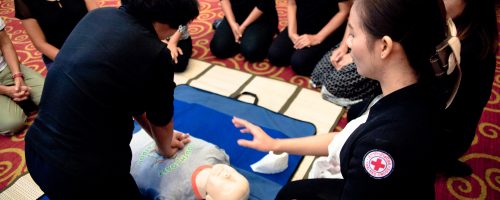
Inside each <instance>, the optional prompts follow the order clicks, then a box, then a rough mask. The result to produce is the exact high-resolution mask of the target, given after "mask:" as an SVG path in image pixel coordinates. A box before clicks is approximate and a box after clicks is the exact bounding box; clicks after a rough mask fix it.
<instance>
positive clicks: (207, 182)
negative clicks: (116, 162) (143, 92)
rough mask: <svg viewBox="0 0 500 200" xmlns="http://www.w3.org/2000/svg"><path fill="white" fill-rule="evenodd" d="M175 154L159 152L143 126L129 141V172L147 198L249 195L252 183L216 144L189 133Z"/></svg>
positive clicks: (236, 197) (201, 197)
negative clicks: (232, 166)
mask: <svg viewBox="0 0 500 200" xmlns="http://www.w3.org/2000/svg"><path fill="white" fill-rule="evenodd" d="M190 140H191V142H189V143H187V144H186V146H184V148H183V149H181V150H179V151H178V152H177V154H176V156H175V157H172V158H165V157H163V156H161V155H159V154H158V153H157V152H156V145H155V142H154V141H153V140H152V139H151V137H149V136H148V135H147V134H146V133H145V131H144V130H142V131H140V132H139V133H136V134H134V136H133V138H132V141H131V143H130V146H131V149H132V165H131V169H130V173H131V174H132V176H133V177H134V179H135V182H136V183H137V186H138V187H139V191H140V192H141V194H142V195H143V197H145V198H146V199H224V200H226V199H228V200H231V199H235V200H237V199H238V200H239V199H246V198H247V197H248V194H249V183H248V181H247V180H246V179H245V177H243V176H242V175H241V174H239V173H238V172H237V171H236V170H235V169H233V168H231V167H230V166H229V157H228V156H227V154H226V153H225V152H224V150H222V149H220V148H219V147H217V146H216V145H214V144H211V143H208V142H206V141H204V140H201V139H198V138H194V137H190ZM212 165H213V166H212Z"/></svg>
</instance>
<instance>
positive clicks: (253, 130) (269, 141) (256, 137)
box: [232, 117, 277, 152]
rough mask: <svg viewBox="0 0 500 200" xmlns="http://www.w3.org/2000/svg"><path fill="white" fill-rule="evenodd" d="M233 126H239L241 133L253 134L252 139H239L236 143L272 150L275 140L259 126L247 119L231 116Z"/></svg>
mask: <svg viewBox="0 0 500 200" xmlns="http://www.w3.org/2000/svg"><path fill="white" fill-rule="evenodd" d="M232 122H233V124H234V126H235V127H236V128H241V129H240V132H241V133H250V134H252V136H253V140H251V141H250V140H244V139H239V140H238V145H240V146H244V147H248V148H252V149H256V150H259V151H263V152H268V151H274V150H276V149H275V146H276V142H277V140H276V139H274V138H272V137H269V135H267V133H266V132H264V130H262V129H261V128H260V127H259V126H256V125H254V124H252V123H250V122H248V121H247V120H244V119H240V118H237V117H233V120H232Z"/></svg>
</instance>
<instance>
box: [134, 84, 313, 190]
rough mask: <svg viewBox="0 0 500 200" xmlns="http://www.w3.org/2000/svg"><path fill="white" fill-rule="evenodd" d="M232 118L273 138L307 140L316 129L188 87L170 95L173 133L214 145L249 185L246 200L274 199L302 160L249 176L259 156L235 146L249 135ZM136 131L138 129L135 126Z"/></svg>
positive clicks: (294, 158) (293, 159)
mask: <svg viewBox="0 0 500 200" xmlns="http://www.w3.org/2000/svg"><path fill="white" fill-rule="evenodd" d="M233 116H236V117H240V118H243V119H246V120H248V121H250V122H252V123H254V124H255V125H258V126H260V127H261V128H262V129H263V130H264V131H265V132H266V133H268V134H269V135H270V136H271V137H273V138H290V137H303V136H310V135H314V134H315V133H316V128H315V127H314V125H313V124H311V123H309V122H304V121H300V120H297V119H293V118H290V117H288V116H285V115H283V114H280V113H276V112H274V111H271V110H268V109H266V108H263V107H260V106H257V105H254V104H249V103H245V102H241V101H238V100H235V99H232V98H229V97H225V96H221V95H218V94H214V93H211V92H207V91H204V90H200V89H196V88H193V87H191V86H188V85H179V86H177V87H176V89H175V93H174V129H176V130H178V131H181V132H184V133H189V134H191V135H193V136H195V137H197V138H201V139H203V140H205V141H207V142H210V143H213V144H216V145H217V146H219V147H220V148H222V149H224V150H225V151H226V153H227V154H228V155H229V160H230V164H231V166H233V167H234V168H235V169H236V170H238V171H239V172H240V173H241V174H242V175H244V176H245V177H246V178H247V179H248V181H249V183H250V199H274V197H275V196H276V194H277V193H278V191H279V190H280V189H281V187H282V186H283V185H285V184H286V183H287V182H288V181H289V180H290V179H291V177H292V175H293V173H294V172H295V170H296V169H297V167H298V165H299V163H300V161H301V160H302V156H297V155H290V156H289V159H288V168H287V169H286V170H285V171H283V172H281V173H277V174H262V173H256V172H253V171H252V169H251V168H250V165H251V164H253V163H255V162H257V161H259V160H260V159H261V158H263V157H264V156H265V155H266V154H267V152H260V151H257V150H253V149H250V148H246V147H241V146H239V145H238V144H237V143H236V141H237V140H238V139H248V140H251V139H252V136H251V134H242V133H240V131H239V129H238V128H235V127H234V125H233V123H232V122H231V119H232V118H233ZM136 129H137V130H139V127H138V126H137V125H136Z"/></svg>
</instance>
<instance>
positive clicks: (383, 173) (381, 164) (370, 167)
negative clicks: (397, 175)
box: [363, 149, 394, 179]
mask: <svg viewBox="0 0 500 200" xmlns="http://www.w3.org/2000/svg"><path fill="white" fill-rule="evenodd" d="M363 167H364V168H365V170H366V172H368V174H370V176H372V177H373V178H375V179H381V178H385V177H387V176H389V174H391V172H392V170H393V169H394V160H393V159H392V157H391V155H389V154H388V153H386V152H384V151H381V150H376V149H374V150H371V151H369V152H367V153H366V154H365V157H364V158H363Z"/></svg>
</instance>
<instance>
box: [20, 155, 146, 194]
mask: <svg viewBox="0 0 500 200" xmlns="http://www.w3.org/2000/svg"><path fill="white" fill-rule="evenodd" d="M25 152H26V165H27V167H28V171H29V173H30V175H31V177H32V178H33V180H34V181H35V183H36V184H38V186H40V189H42V191H43V192H44V193H45V195H47V196H48V197H49V199H51V200H58V199H62V200H66V199H86V200H88V199H141V196H140V193H139V189H138V188H137V185H136V184H135V181H134V179H133V178H132V175H130V174H124V175H121V176H111V175H110V176H95V175H92V174H86V175H80V176H76V175H73V174H70V173H66V172H64V171H62V170H59V169H58V168H56V167H54V166H52V165H51V164H50V163H47V162H46V161H45V160H44V159H43V158H42V157H40V156H39V155H38V154H37V153H36V152H35V151H34V150H33V149H31V148H30V146H29V145H26V147H25Z"/></svg>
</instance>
